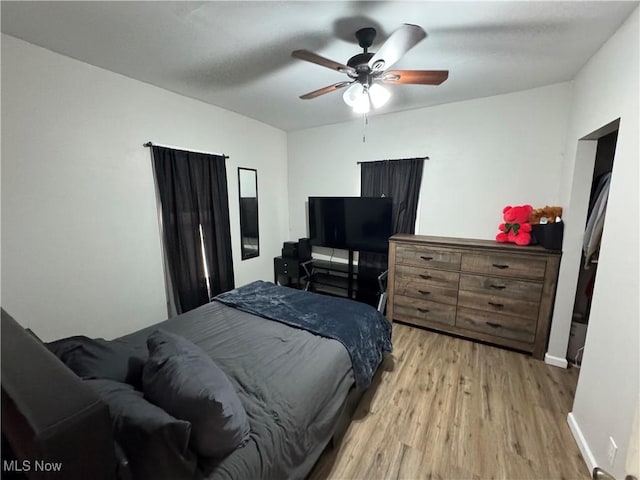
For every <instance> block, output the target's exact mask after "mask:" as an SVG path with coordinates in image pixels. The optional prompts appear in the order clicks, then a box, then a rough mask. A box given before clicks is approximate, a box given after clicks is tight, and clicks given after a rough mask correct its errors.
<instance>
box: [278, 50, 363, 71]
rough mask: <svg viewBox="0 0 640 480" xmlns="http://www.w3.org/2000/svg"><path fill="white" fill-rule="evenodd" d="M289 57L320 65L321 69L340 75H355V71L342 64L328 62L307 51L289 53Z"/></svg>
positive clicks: (326, 59)
mask: <svg viewBox="0 0 640 480" xmlns="http://www.w3.org/2000/svg"><path fill="white" fill-rule="evenodd" d="M291 56H292V57H294V58H298V59H300V60H305V61H307V62H311V63H315V64H316V65H320V66H321V67H327V68H330V69H331V70H336V71H337V72H340V73H346V74H355V73H356V70H355V69H354V68H352V67H349V66H347V65H343V64H342V63H338V62H334V61H333V60H329V59H328V58H325V57H321V56H320V55H318V54H317V53H313V52H310V51H309V50H294V51H293V52H291Z"/></svg>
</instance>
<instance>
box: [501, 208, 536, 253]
mask: <svg viewBox="0 0 640 480" xmlns="http://www.w3.org/2000/svg"><path fill="white" fill-rule="evenodd" d="M532 211H533V207H532V206H531V205H520V206H517V207H512V206H511V205H509V206H506V207H504V209H503V210H502V214H503V217H504V223H501V224H500V225H498V230H500V233H498V235H496V241H497V242H502V243H504V242H510V243H515V244H516V245H529V243H531V224H530V223H529V215H530V214H531V212H532Z"/></svg>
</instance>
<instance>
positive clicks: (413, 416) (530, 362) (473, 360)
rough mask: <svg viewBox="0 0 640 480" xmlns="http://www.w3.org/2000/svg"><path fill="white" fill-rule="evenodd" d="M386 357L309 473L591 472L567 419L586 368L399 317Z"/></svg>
mask: <svg viewBox="0 0 640 480" xmlns="http://www.w3.org/2000/svg"><path fill="white" fill-rule="evenodd" d="M393 344H394V353H393V355H391V356H389V357H387V359H386V360H385V362H384V363H383V365H382V367H381V368H380V370H379V371H378V373H377V374H376V377H375V378H374V384H373V385H372V387H371V388H370V389H369V390H368V392H367V393H366V394H365V396H364V397H363V399H362V401H361V403H360V405H359V406H358V409H357V410H356V413H355V416H354V420H353V422H352V424H351V426H350V427H349V430H348V431H347V433H346V434H345V436H344V438H343V440H342V442H341V443H340V445H339V446H338V447H337V448H336V449H331V448H329V449H327V451H325V453H324V454H323V455H322V457H321V458H320V459H319V460H318V463H317V464H316V466H315V468H314V470H313V471H312V472H311V474H310V476H309V479H310V480H318V479H325V478H332V479H399V478H406V479H423V478H424V479H478V480H480V479H482V480H484V479H509V480H516V479H517V480H521V479H523V480H524V479H535V480H542V479H588V478H590V476H589V472H588V470H587V467H586V465H585V464H584V462H583V460H582V458H581V456H580V453H579V451H578V447H577V446H576V444H575V441H574V439H573V437H572V435H571V433H570V431H569V427H568V425H567V413H568V412H569V411H570V410H571V405H572V402H573V396H574V392H575V386H576V382H577V373H576V372H577V370H575V369H569V370H564V369H560V368H557V367H551V366H549V365H546V364H545V363H543V362H541V361H539V360H534V359H532V358H531V357H529V356H526V355H523V354H520V353H515V352H511V351H508V350H504V349H499V348H494V347H490V346H487V345H482V344H479V343H474V342H470V341H466V340H461V339H458V338H454V337H450V336H446V335H442V334H438V333H433V332H429V331H426V330H421V329H416V328H413V327H408V326H405V325H401V324H397V323H396V324H394V326H393Z"/></svg>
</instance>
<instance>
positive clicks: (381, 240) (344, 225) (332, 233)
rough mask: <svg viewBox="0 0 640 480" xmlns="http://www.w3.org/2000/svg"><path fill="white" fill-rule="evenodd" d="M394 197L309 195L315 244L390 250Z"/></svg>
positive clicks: (384, 251)
mask: <svg viewBox="0 0 640 480" xmlns="http://www.w3.org/2000/svg"><path fill="white" fill-rule="evenodd" d="M391 202H392V200H391V198H377V197H376V198H373V197H309V240H310V242H311V245H315V246H320V247H329V248H340V249H344V250H355V251H359V252H379V253H386V252H387V251H388V249H389V237H390V236H391V235H392V234H393V232H392V228H393V227H392V223H391Z"/></svg>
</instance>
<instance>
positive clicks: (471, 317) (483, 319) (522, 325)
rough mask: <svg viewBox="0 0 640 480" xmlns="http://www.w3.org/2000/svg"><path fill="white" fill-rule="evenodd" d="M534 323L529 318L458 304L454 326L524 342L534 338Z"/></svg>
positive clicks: (531, 341) (529, 341)
mask: <svg viewBox="0 0 640 480" xmlns="http://www.w3.org/2000/svg"><path fill="white" fill-rule="evenodd" d="M536 325H537V322H536V321H533V320H530V319H526V318H522V317H513V316H510V315H502V314H499V313H489V312H483V311H480V310H474V309H470V308H463V307H460V306H459V307H458V313H457V315H456V327H459V328H464V329H466V330H472V331H474V332H481V333H486V334H490V335H493V336H496V337H502V338H508V339H511V340H518V341H521V342H526V343H533V341H534V340H535V337H536Z"/></svg>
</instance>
